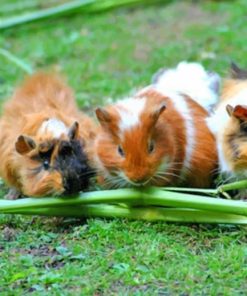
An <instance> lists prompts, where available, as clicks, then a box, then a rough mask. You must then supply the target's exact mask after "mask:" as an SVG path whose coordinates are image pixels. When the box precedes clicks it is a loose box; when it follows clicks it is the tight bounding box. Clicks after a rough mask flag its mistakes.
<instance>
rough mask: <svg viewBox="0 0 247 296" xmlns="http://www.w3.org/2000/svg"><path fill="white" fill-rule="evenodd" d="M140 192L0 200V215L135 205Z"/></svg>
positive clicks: (91, 193)
mask: <svg viewBox="0 0 247 296" xmlns="http://www.w3.org/2000/svg"><path fill="white" fill-rule="evenodd" d="M141 194H142V193H141V192H140V191H137V190H134V189H119V190H102V191H92V192H85V193H81V194H80V195H78V196H71V197H68V198H62V197H60V198H59V197H45V198H23V199H17V200H15V201H12V200H0V213H1V212H2V213H15V212H16V211H18V210H25V209H34V208H35V209H39V208H47V207H67V206H74V207H76V206H77V205H86V204H95V203H129V204H132V203H134V204H135V203H137V202H138V201H139V200H140V198H141Z"/></svg>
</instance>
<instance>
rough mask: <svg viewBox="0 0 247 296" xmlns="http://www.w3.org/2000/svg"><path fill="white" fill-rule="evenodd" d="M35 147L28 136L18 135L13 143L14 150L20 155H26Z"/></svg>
mask: <svg viewBox="0 0 247 296" xmlns="http://www.w3.org/2000/svg"><path fill="white" fill-rule="evenodd" d="M35 147H36V144H35V142H34V140H33V139H32V138H30V137H28V136H24V135H20V136H19V137H18V139H17V141H16V143H15V149H16V151H17V152H18V153H20V154H26V153H28V152H30V151H32V150H33V149H34V148H35Z"/></svg>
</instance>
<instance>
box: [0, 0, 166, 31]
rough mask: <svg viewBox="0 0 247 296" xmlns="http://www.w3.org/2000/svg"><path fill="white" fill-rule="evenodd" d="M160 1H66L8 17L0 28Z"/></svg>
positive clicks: (158, 0) (0, 24)
mask: <svg viewBox="0 0 247 296" xmlns="http://www.w3.org/2000/svg"><path fill="white" fill-rule="evenodd" d="M154 2H161V0H152V1H151V0H118V1H112V0H108V1H107V0H74V1H70V2H68V3H64V4H61V5H58V6H56V7H51V8H47V9H43V10H40V11H35V12H30V13H26V14H24V15H19V16H14V17H10V18H8V19H5V20H4V21H2V22H1V23H0V29H6V28H10V27H13V26H17V25H20V24H25V23H29V22H33V21H37V20H42V19H46V18H49V17H57V16H62V15H69V14H71V13H74V12H80V11H82V9H83V10H84V12H87V13H89V12H99V11H103V10H106V9H110V8H114V7H119V6H123V5H130V4H137V3H150V4H151V3H154Z"/></svg>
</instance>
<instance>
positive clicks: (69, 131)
mask: <svg viewBox="0 0 247 296" xmlns="http://www.w3.org/2000/svg"><path fill="white" fill-rule="evenodd" d="M95 128H96V127H95V124H94V122H93V121H92V120H91V119H90V118H89V117H88V116H86V115H85V114H83V113H82V112H80V111H79V110H78V108H77V106H76V103H75V99H74V96H73V93H72V91H71V89H70V88H69V87H68V86H67V85H66V84H65V83H64V81H63V80H62V79H61V78H60V77H58V76H57V75H54V74H46V73H36V74H34V75H32V76H30V77H28V78H27V79H26V81H24V83H23V84H22V85H21V86H20V87H19V88H17V90H16V91H15V92H14V94H13V97H12V98H11V99H10V100H9V101H8V102H7V103H6V104H5V106H4V109H3V115H2V118H1V120H0V176H1V177H2V178H3V179H4V180H5V181H6V183H7V184H8V185H9V186H10V188H12V190H11V191H10V196H8V197H9V198H17V197H18V195H20V194H23V195H27V196H34V197H36V196H46V195H55V196H56V195H61V194H70V193H76V192H78V191H80V190H84V189H86V188H87V187H88V183H89V178H90V176H91V175H92V172H93V170H92V169H91V167H90V166H89V164H88V155H87V151H88V149H89V147H90V145H91V143H92V141H93V139H94V137H95Z"/></svg>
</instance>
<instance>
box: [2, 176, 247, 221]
mask: <svg viewBox="0 0 247 296" xmlns="http://www.w3.org/2000/svg"><path fill="white" fill-rule="evenodd" d="M246 187H247V181H241V182H236V183H231V184H227V185H224V186H221V187H219V188H217V189H189V188H169V187H167V188H154V187H151V188H143V189H139V190H137V189H118V190H104V191H93V192H87V193H81V194H80V195H78V196H73V197H72V196H70V197H67V198H66V197H63V198H57V197H56V198H54V197H50V198H49V197H46V198H25V199H20V200H16V201H9V200H0V213H4V214H23V215H42V216H60V217H106V218H115V217H119V218H128V219H140V220H148V221H158V220H162V221H168V222H181V223H187V222H189V223H227V224H247V203H246V202H244V201H236V200H229V199H223V198H219V194H220V193H226V192H227V191H229V190H233V189H240V188H246Z"/></svg>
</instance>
